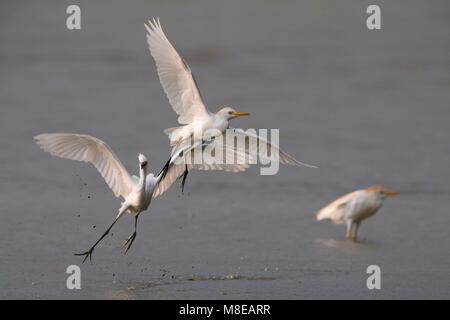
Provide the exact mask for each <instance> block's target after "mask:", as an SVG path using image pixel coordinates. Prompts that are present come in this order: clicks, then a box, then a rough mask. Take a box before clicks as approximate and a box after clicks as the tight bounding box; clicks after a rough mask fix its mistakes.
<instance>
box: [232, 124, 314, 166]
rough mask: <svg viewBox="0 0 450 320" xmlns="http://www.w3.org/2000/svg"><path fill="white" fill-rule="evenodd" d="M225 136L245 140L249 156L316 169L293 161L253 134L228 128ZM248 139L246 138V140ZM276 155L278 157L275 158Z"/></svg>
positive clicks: (290, 157)
mask: <svg viewBox="0 0 450 320" xmlns="http://www.w3.org/2000/svg"><path fill="white" fill-rule="evenodd" d="M225 134H231V135H236V136H237V137H238V139H239V138H244V139H246V141H247V142H246V148H247V150H246V152H248V153H249V154H250V155H252V156H254V157H256V156H259V157H260V158H264V159H266V160H277V159H278V160H279V161H280V162H281V163H283V164H291V165H294V166H306V167H309V168H317V167H316V166H313V165H310V164H307V163H303V162H300V161H298V160H296V159H294V158H293V157H292V156H290V155H288V154H287V153H285V152H283V151H281V150H280V148H279V147H278V146H276V145H274V144H271V143H270V142H268V141H267V140H266V139H265V138H263V137H260V136H258V135H257V134H255V133H252V132H249V131H244V130H242V129H235V128H229V129H227V130H226V131H225ZM247 137H248V138H247ZM277 155H278V156H277Z"/></svg>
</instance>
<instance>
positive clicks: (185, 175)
mask: <svg viewBox="0 0 450 320" xmlns="http://www.w3.org/2000/svg"><path fill="white" fill-rule="evenodd" d="M188 173H189V171H188V167H187V165H186V168H185V170H184V174H183V180H182V181H181V193H184V184H185V183H186V178H187V175H188Z"/></svg>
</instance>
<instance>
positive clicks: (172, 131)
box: [145, 19, 314, 169]
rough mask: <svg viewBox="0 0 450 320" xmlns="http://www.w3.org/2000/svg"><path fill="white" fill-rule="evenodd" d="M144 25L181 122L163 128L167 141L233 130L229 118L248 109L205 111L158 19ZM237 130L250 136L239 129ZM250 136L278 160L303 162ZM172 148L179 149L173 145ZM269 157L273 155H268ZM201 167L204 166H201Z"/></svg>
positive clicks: (203, 137)
mask: <svg viewBox="0 0 450 320" xmlns="http://www.w3.org/2000/svg"><path fill="white" fill-rule="evenodd" d="M145 28H146V29H147V43H148V46H149V49H150V53H151V55H152V56H153V58H154V60H155V63H156V68H157V72H158V76H159V79H160V82H161V85H162V87H163V89H164V92H165V93H166V95H167V97H168V99H169V102H170V104H171V105H172V108H173V110H174V111H175V112H176V113H177V114H178V116H179V117H178V122H179V123H180V124H183V126H180V127H174V128H168V129H166V130H165V131H164V132H165V133H166V134H167V135H168V136H169V140H170V145H171V146H179V145H180V144H181V143H182V142H183V141H186V140H187V139H190V138H191V137H192V136H194V139H196V140H210V139H214V137H217V134H216V133H219V135H220V134H223V133H225V132H226V130H227V129H230V130H234V131H236V129H232V128H230V126H229V121H230V120H231V119H234V118H236V117H239V116H245V115H249V113H247V112H238V111H236V110H234V109H233V108H230V107H224V108H222V109H220V110H219V111H217V112H215V113H212V112H209V111H208V110H207V109H206V107H205V105H204V103H203V101H202V98H201V95H200V90H199V89H198V87H197V83H196V81H195V78H194V76H193V74H192V72H191V69H190V68H189V66H188V65H187V63H186V62H185V61H184V60H183V58H181V56H180V55H179V54H178V52H177V51H176V50H175V48H174V47H173V46H172V44H171V43H170V42H169V40H168V39H167V37H166V35H165V34H164V31H163V30H162V27H161V23H160V21H159V19H153V21H150V20H149V21H148V25H145ZM210 132H213V134H212V136H211V135H210V134H209V133H210ZM237 133H238V134H240V135H245V136H251V135H249V134H247V132H244V131H242V130H241V131H239V132H237ZM252 137H253V138H255V141H256V144H257V146H258V147H259V148H260V150H265V149H267V148H272V150H273V151H274V152H275V153H278V152H279V157H278V158H279V161H280V162H281V163H285V164H292V165H297V166H299V165H306V164H303V163H301V162H299V161H297V160H295V159H294V158H293V157H291V156H289V155H287V154H286V153H284V152H281V151H280V150H279V148H278V147H277V146H272V145H271V144H270V143H269V142H268V141H266V140H264V139H263V138H261V137H259V136H257V135H256V136H252ZM174 150H175V151H176V152H178V151H179V150H178V149H177V148H176V147H175V148H174ZM255 150H257V149H255ZM176 152H173V153H176ZM260 153H261V152H260ZM273 159H275V157H272V160H273ZM307 166H309V167H314V166H311V165H307ZM205 168H208V167H207V166H205ZM198 169H200V167H199V168H198Z"/></svg>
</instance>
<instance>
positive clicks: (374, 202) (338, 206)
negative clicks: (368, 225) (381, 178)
mask: <svg viewBox="0 0 450 320" xmlns="http://www.w3.org/2000/svg"><path fill="white" fill-rule="evenodd" d="M397 194H398V192H394V191H387V190H384V189H383V188H382V187H381V186H372V187H369V188H367V189H365V190H364V189H363V190H356V191H353V192H351V193H348V194H346V195H344V196H342V197H340V198H339V199H337V200H335V201H333V202H331V203H330V204H329V205H327V206H326V207H325V208H323V209H321V210H319V211H318V212H317V213H316V218H317V220H323V219H330V220H332V221H333V222H334V223H336V224H346V225H347V234H346V237H347V238H353V240H355V241H356V237H357V235H358V229H359V225H360V223H361V221H363V220H364V219H367V218H369V217H371V216H372V215H374V214H375V213H376V212H377V211H378V210H379V209H380V208H381V206H382V204H383V200H384V199H385V198H386V197H387V196H394V195H397ZM353 227H354V230H353V235H352V229H353Z"/></svg>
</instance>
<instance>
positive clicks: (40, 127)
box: [0, 0, 450, 299]
mask: <svg viewBox="0 0 450 320" xmlns="http://www.w3.org/2000/svg"><path fill="white" fill-rule="evenodd" d="M79 3H80V4H81V9H82V30H81V31H68V30H67V29H66V28H65V4H63V3H60V2H58V1H47V0H46V1H40V2H39V4H37V3H31V2H20V1H6V2H5V1H3V2H2V5H1V6H2V10H0V17H1V19H0V40H1V43H2V46H1V47H0V61H1V64H0V105H1V109H0V110H1V111H0V114H1V117H0V146H1V153H0V165H1V170H0V213H1V224H0V256H1V264H0V298H3V299H9V298H27V299H35V298H39V299H44V298H56V299H61V298H68V299H72V298H73V299H76V298H94V299H104V298H113V299H166V298H174V299H179V298H186V299H193V298H199V299H202V298H203V299H205V298H206V299H210V298H212V299H229V298H231V299H247V298H256V299H258V298H270V299H300V298H319V299H320V298H331V299H333V298H357V299H372V298H376V299H391V298H397V299H399V298H426V299H428V298H446V299H448V298H450V289H449V283H450V274H449V265H450V258H449V255H448V252H449V246H450V237H449V231H448V230H449V222H450V215H449V212H448V207H449V205H450V197H449V195H450V185H449V181H450V174H449V170H448V169H447V167H448V163H449V161H450V145H449V143H448V141H449V138H450V130H449V123H450V107H449V101H450V90H449V89H450V78H449V72H448V67H449V65H450V56H449V52H450V43H449V42H448V30H449V25H450V20H449V19H448V16H449V13H450V5H449V4H448V2H446V1H433V2H426V1H413V2H411V1H395V3H392V2H388V1H381V2H379V3H380V6H381V8H382V29H381V30H380V31H368V30H367V29H366V28H365V17H366V15H365V8H366V6H367V4H365V3H362V2H360V1H339V2H335V1H314V2H311V1H309V2H306V3H302V2H300V1H298V2H294V1H278V2H277V3H276V4H275V3H271V2H262V1H258V2H256V1H249V2H246V3H245V5H242V3H241V2H237V1H235V2H234V1H231V2H230V1H227V2H226V4H225V3H220V4H219V3H211V2H208V3H205V2H201V1H194V2H190V3H189V4H187V3H185V2H182V1H170V2H169V3H166V2H162V1H157V2H154V3H152V4H149V3H148V1H134V2H133V5H132V6H130V5H127V6H124V5H123V4H122V3H121V2H120V1H112V2H111V1H108V2H107V1H95V2H90V1H79ZM152 16H159V17H160V18H161V22H162V24H163V27H164V28H165V31H166V33H167V36H168V38H169V39H170V40H171V41H172V42H173V44H174V45H175V47H176V48H177V49H178V50H179V52H180V53H181V55H182V56H183V57H184V58H185V59H186V61H187V62H188V63H189V64H190V67H191V68H192V70H193V71H194V72H195V74H196V78H197V81H198V83H199V86H200V88H201V91H202V95H203V97H204V100H205V102H206V104H207V106H208V108H209V109H211V110H213V111H215V110H216V109H218V108H220V107H221V106H223V105H231V106H235V107H236V109H239V110H242V111H248V112H251V113H252V116H251V117H246V118H245V119H238V120H235V121H234V123H233V124H234V126H236V127H243V128H280V144H281V146H282V148H283V149H284V150H285V151H287V152H288V153H289V154H291V155H293V156H295V157H296V158H298V159H299V160H301V161H305V162H307V163H312V164H316V165H318V166H319V167H320V168H319V169H308V168H296V167H288V166H283V167H281V168H280V172H279V173H278V174H277V175H275V176H260V175H259V170H258V169H257V168H251V169H249V170H248V171H247V172H245V173H241V174H233V173H211V172H193V173H192V174H190V175H189V177H188V181H187V184H186V192H185V194H184V195H182V194H181V192H180V189H179V186H178V185H177V186H175V187H173V188H172V189H171V190H169V192H168V193H167V194H165V195H163V196H162V197H160V198H158V199H156V200H155V201H154V202H153V203H152V205H151V207H150V209H149V210H148V211H147V212H146V213H145V214H143V215H141V217H142V218H141V219H140V221H139V227H138V228H139V229H138V236H137V238H136V241H135V243H134V244H133V247H132V250H131V251H130V252H129V253H128V254H127V255H126V256H124V255H123V254H122V251H121V245H122V243H123V241H124V240H125V239H126V237H127V236H128V234H129V233H130V232H131V231H132V225H133V219H132V217H131V216H125V217H124V218H122V220H121V221H119V222H118V224H117V225H116V227H115V228H114V229H113V232H112V234H111V235H110V236H108V237H107V239H106V240H105V241H104V242H103V243H102V244H101V245H100V246H99V247H98V248H97V249H96V251H95V253H94V256H93V260H94V264H93V265H90V264H88V263H86V264H83V265H81V260H80V259H79V257H75V256H73V253H74V252H80V251H84V250H86V249H87V248H88V247H89V246H90V245H91V244H92V243H93V242H94V241H95V240H96V239H97V237H98V236H99V235H100V234H101V233H102V232H103V230H104V228H106V227H107V225H109V223H110V221H112V219H113V217H114V216H115V213H116V210H117V209H118V207H119V205H120V201H119V200H118V199H115V198H114V196H113V194H112V192H111V191H110V190H108V189H107V187H106V185H105V183H104V182H103V180H102V179H101V177H100V175H98V174H97V173H96V171H95V170H94V169H93V168H91V167H90V166H89V165H87V164H80V163H74V162H70V161H66V160H62V159H57V158H53V157H50V155H49V154H46V153H44V152H42V151H41V150H40V149H39V148H38V147H37V146H36V145H35V144H34V142H33V140H32V137H33V135H35V134H38V133H42V132H58V131H62V132H79V133H86V134H91V135H94V136H96V137H99V138H101V139H103V140H105V141H106V142H108V143H109V144H110V145H111V147H112V148H113V150H115V152H116V153H117V154H118V156H119V157H120V159H121V160H122V162H123V163H124V165H125V166H126V167H127V168H128V169H129V170H130V171H132V172H136V171H137V154H138V152H143V153H144V154H146V155H147V157H148V158H149V164H150V168H151V169H152V170H154V171H159V169H160V168H161V167H162V165H163V164H164V162H165V160H166V158H167V156H168V152H169V149H168V145H167V142H168V141H167V138H166V136H165V135H164V134H163V129H165V128H167V127H171V126H174V125H176V115H175V114H174V113H173V111H172V110H171V109H170V107H169V104H168V101H167V99H166V97H165V95H164V93H163V91H162V89H161V87H160V84H159V81H158V78H157V75H156V71H155V67H154V63H153V60H152V58H151V56H150V54H149V53H148V51H147V46H146V42H145V31H144V28H143V22H144V21H145V19H146V18H148V17H152ZM374 184H381V185H384V186H386V187H387V188H389V189H392V190H396V191H399V192H400V193H401V196H398V197H393V198H390V199H387V200H386V202H385V204H384V207H383V208H382V209H381V210H380V212H379V213H377V214H376V215H375V216H374V217H373V218H371V219H370V220H368V221H366V222H364V223H363V224H362V225H361V229H360V241H359V242H357V243H353V242H351V241H346V240H345V237H344V236H345V228H344V227H342V226H335V225H333V224H332V223H329V222H320V223H318V222H316V221H315V219H314V213H315V212H316V211H317V210H318V209H320V208H321V207H323V206H324V205H326V204H327V203H329V202H330V201H332V200H334V199H335V198H337V197H339V196H341V195H343V194H344V193H347V192H350V191H352V190H355V189H359V188H365V187H367V186H369V185H374ZM71 264H78V265H81V268H82V289H81V290H67V289H66V278H67V276H68V275H67V274H66V273H65V270H66V268H67V266H68V265H71ZM372 264H376V265H379V266H380V268H381V272H382V289H381V290H368V289H367V288H366V279H367V277H368V275H367V274H366V268H367V266H369V265H372Z"/></svg>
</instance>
